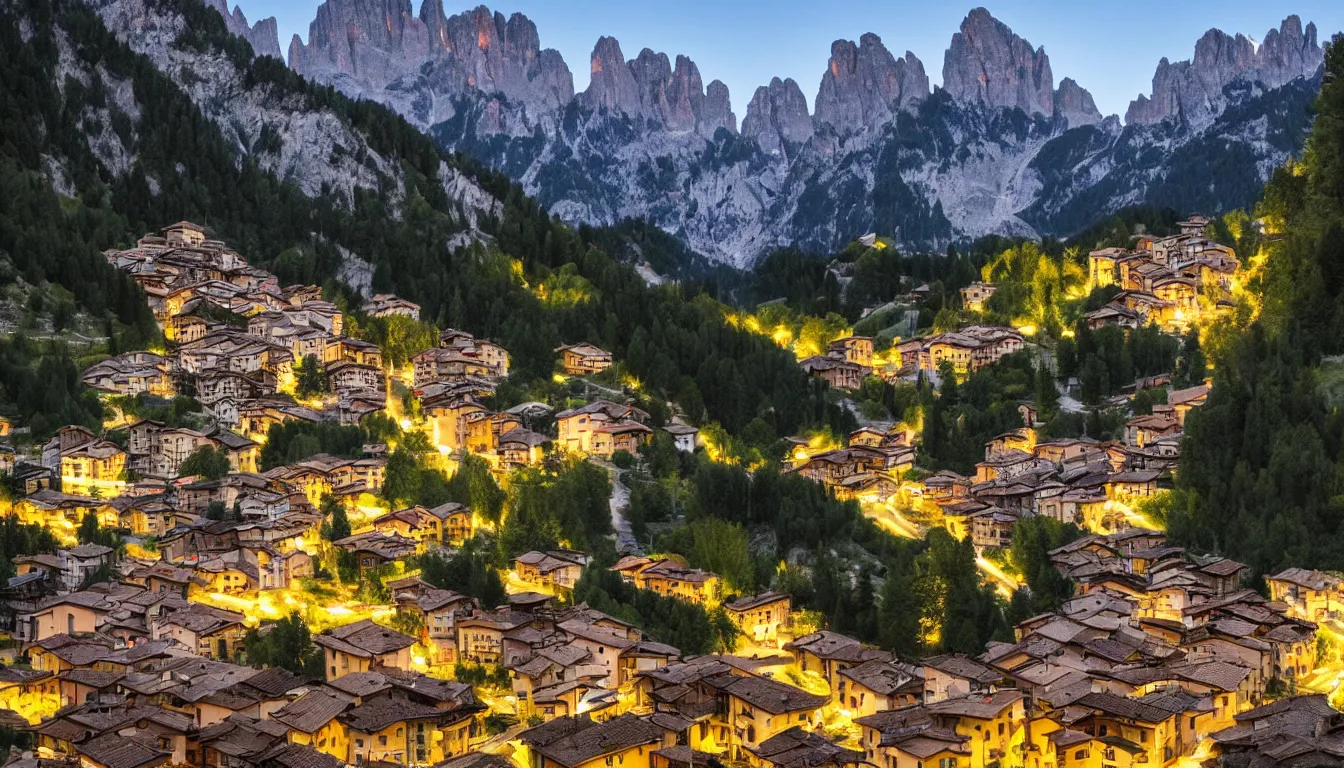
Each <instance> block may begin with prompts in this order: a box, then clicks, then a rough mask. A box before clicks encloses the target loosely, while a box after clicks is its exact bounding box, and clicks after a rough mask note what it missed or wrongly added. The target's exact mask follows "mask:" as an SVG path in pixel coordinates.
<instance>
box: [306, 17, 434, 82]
mask: <svg viewBox="0 0 1344 768" xmlns="http://www.w3.org/2000/svg"><path fill="white" fill-rule="evenodd" d="M289 52H290V60H289V66H290V67H291V68H293V69H294V70H296V71H297V72H298V73H299V74H301V75H304V76H305V77H309V78H312V79H316V80H319V81H324V82H330V81H332V80H333V79H334V78H336V77H338V76H345V77H348V78H350V79H351V80H353V81H354V82H355V83H357V84H358V85H359V86H361V87H364V88H369V89H377V88H382V87H383V86H385V85H386V84H387V83H389V82H391V81H393V80H395V79H397V78H398V77H401V76H402V75H404V74H406V73H408V72H411V71H413V70H414V69H416V68H417V67H418V66H419V65H420V64H421V63H422V62H423V61H424V60H425V59H426V58H427V56H428V53H429V35H428V32H427V30H426V28H425V25H424V23H423V22H422V21H420V19H418V18H416V17H415V15H414V14H413V13H411V3H410V0H325V2H323V3H322V4H321V5H319V6H318V7H317V15H316V16H315V17H314V18H313V21H312V23H310V24H309V25H308V44H307V45H304V44H303V43H302V42H301V41H300V42H298V44H297V45H296V44H295V43H291V44H290V51H289Z"/></svg>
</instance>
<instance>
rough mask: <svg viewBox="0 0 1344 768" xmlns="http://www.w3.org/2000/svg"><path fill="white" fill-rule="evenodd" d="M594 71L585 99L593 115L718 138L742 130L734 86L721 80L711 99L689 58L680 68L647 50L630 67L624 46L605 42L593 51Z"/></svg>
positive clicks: (680, 58) (683, 59) (683, 58)
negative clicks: (719, 132) (730, 89)
mask: <svg viewBox="0 0 1344 768" xmlns="http://www.w3.org/2000/svg"><path fill="white" fill-rule="evenodd" d="M591 68H592V80H591V81H590V82H589V85H588V90H586V91H584V93H583V103H584V104H585V105H586V106H588V107H589V108H590V109H593V110H597V111H602V110H606V111H608V112H614V113H621V114H624V115H627V116H629V117H633V118H636V119H639V120H645V121H651V122H653V123H654V124H656V125H658V126H660V127H662V128H666V129H667V130H669V131H674V132H683V131H696V132H698V133H701V134H703V135H705V136H713V135H714V132H715V131H716V130H718V129H719V128H727V129H728V130H730V131H733V130H736V123H737V118H736V117H734V115H733V111H732V105H731V103H730V101H729V97H728V86H726V85H724V84H723V83H721V82H719V81H717V80H716V81H714V82H713V83H711V84H710V92H709V94H706V93H705V85H704V80H703V79H702V78H701V77H700V68H699V67H697V66H696V65H695V62H694V61H691V60H690V59H689V58H688V57H686V56H681V55H678V56H677V59H676V66H675V67H674V66H673V64H672V62H671V61H670V60H669V59H668V57H667V54H665V53H657V52H655V51H652V50H650V49H648V48H645V49H644V50H642V51H640V52H639V55H638V56H636V57H635V58H634V59H631V60H630V61H629V62H626V61H624V60H623V59H622V54H621V46H620V43H618V42H617V41H616V40H615V39H613V38H610V37H604V38H602V39H600V40H598V41H597V46H596V47H594V48H593V55H592V59H591ZM632 88H633V90H632Z"/></svg>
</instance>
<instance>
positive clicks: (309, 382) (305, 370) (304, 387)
mask: <svg viewBox="0 0 1344 768" xmlns="http://www.w3.org/2000/svg"><path fill="white" fill-rule="evenodd" d="M294 379H295V392H296V393H297V394H298V396H299V397H301V398H303V399H305V400H306V399H309V398H314V397H319V396H321V395H325V394H326V393H327V392H328V391H330V388H331V385H330V382H329V381H328V380H327V372H326V371H325V370H323V369H322V363H321V361H319V360H318V359H317V355H306V356H305V357H304V358H303V360H301V361H299V364H298V365H297V366H295V368H294Z"/></svg>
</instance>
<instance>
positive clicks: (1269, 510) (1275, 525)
mask: <svg viewBox="0 0 1344 768" xmlns="http://www.w3.org/2000/svg"><path fill="white" fill-rule="evenodd" d="M1342 42H1344V41H1342V40H1341V38H1340V37H1338V36H1337V37H1336V38H1335V41H1334V43H1333V44H1332V45H1331V46H1330V47H1329V48H1328V49H1327V51H1328V52H1327V56H1326V62H1325V78H1324V83H1323V85H1322V87H1321V94H1320V97H1319V99H1318V100H1317V105H1316V110H1317V116H1316V122H1315V127H1314V129H1313V131H1312V134H1311V138H1310V140H1309V141H1308V144H1307V149H1306V152H1305V153H1304V156H1303V157H1302V159H1301V160H1300V161H1298V162H1297V163H1295V164H1294V165H1292V166H1290V167H1288V168H1283V169H1280V170H1278V171H1276V172H1275V174H1274V176H1273V178H1272V179H1271V180H1270V182H1269V184H1268V185H1267V186H1266V188H1265V192H1264V199H1263V201H1262V202H1261V204H1260V207H1259V210H1258V211H1257V215H1258V216H1259V217H1260V218H1261V219H1262V220H1263V221H1264V222H1265V224H1266V237H1265V238H1264V239H1265V241H1266V242H1264V243H1263V245H1262V249H1263V252H1262V254H1261V257H1262V258H1260V259H1258V261H1259V262H1260V263H1261V264H1262V269H1260V270H1259V271H1257V272H1256V273H1255V278H1256V279H1255V285H1254V286H1253V287H1254V288H1256V289H1257V290H1258V293H1259V295H1260V298H1261V306H1260V307H1259V312H1258V316H1256V317H1254V318H1253V320H1252V321H1251V322H1250V323H1249V324H1248V326H1247V327H1245V328H1243V329H1237V330H1235V331H1234V330H1229V331H1227V332H1225V333H1221V334H1214V338H1213V343H1212V344H1208V345H1206V346H1207V347H1208V348H1207V349H1206V350H1205V354H1206V355H1207V356H1208V357H1209V358H1210V360H1211V361H1212V362H1213V366H1212V368H1213V371H1212V375H1213V389H1212V392H1211V393H1210V395H1209V400H1208V404H1207V405H1206V406H1205V407H1204V408H1202V409H1199V410H1198V411H1195V412H1194V413H1193V414H1192V416H1191V418H1190V420H1189V423H1188V424H1187V431H1186V438H1185V440H1184V441H1183V443H1182V447H1181V467H1182V471H1181V472H1180V473H1179V474H1178V476H1177V490H1176V493H1175V494H1174V495H1173V497H1172V499H1171V500H1170V503H1169V505H1168V509H1167V524H1168V527H1169V531H1170V533H1171V535H1172V537H1173V538H1174V539H1175V540H1176V541H1178V542H1182V543H1185V544H1187V545H1189V546H1192V547H1196V548H1199V549H1205V550H1212V551H1218V552H1221V553H1223V554H1225V555H1228V556H1230V557H1235V558H1238V559H1240V560H1243V561H1245V562H1246V563H1248V564H1250V565H1251V566H1252V568H1253V569H1254V571H1255V572H1256V573H1258V574H1262V575H1263V574H1267V573H1273V572H1275V571H1277V570H1278V569H1281V568H1284V567H1286V566H1288V565H1297V566H1306V567H1317V568H1328V569H1332V570H1341V569H1344V411H1341V409H1340V406H1341V403H1340V402H1339V401H1338V400H1335V399H1332V398H1330V397H1329V396H1328V390H1326V389H1325V388H1323V387H1322V383H1323V381H1324V380H1325V379H1326V378H1327V377H1328V376H1329V375H1330V374H1331V372H1332V371H1334V370H1337V369H1338V366H1339V362H1338V358H1337V357H1336V356H1338V355H1340V354H1341V353H1344V44H1341V43H1342Z"/></svg>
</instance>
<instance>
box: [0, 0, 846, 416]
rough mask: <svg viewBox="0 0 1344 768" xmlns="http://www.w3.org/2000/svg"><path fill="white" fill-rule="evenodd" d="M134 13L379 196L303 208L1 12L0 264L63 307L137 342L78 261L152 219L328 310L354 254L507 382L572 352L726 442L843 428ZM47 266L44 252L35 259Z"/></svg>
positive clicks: (724, 344)
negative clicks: (230, 248)
mask: <svg viewBox="0 0 1344 768" xmlns="http://www.w3.org/2000/svg"><path fill="white" fill-rule="evenodd" d="M154 5H155V7H156V8H157V9H158V10H159V11H161V12H163V13H165V14H168V15H169V16H168V18H173V17H172V16H171V14H181V15H182V17H183V22H184V26H183V30H184V31H183V32H182V33H181V34H180V35H179V37H178V38H177V40H176V41H175V43H174V47H175V49H177V50H184V49H185V50H191V51H193V52H195V53H196V54H198V55H200V56H202V57H207V56H214V57H225V58H227V60H228V61H230V62H232V64H233V66H235V67H236V68H237V70H238V71H240V72H242V73H243V75H242V81H241V83H240V85H241V86H242V87H243V88H245V89H248V90H249V91H255V92H257V93H260V94H263V95H264V97H265V98H267V99H272V100H280V101H283V102H284V103H286V104H298V105H300V106H301V107H302V109H305V110H309V111H313V110H321V111H324V112H329V113H332V114H334V115H336V116H338V118H339V119H340V120H341V122H342V123H343V125H344V126H345V127H346V128H347V129H348V130H349V131H351V132H353V134H354V135H357V136H359V137H362V140H363V141H364V142H366V144H365V146H366V149H365V150H363V151H364V152H365V154H366V156H365V157H364V158H363V160H364V161H365V162H366V163H368V164H370V165H375V166H378V167H380V168H384V169H385V172H384V173H383V175H382V176H381V177H380V178H381V179H382V181H381V182H380V186H379V188H378V190H377V191H371V190H368V189H364V188H361V187H355V188H354V189H353V192H352V193H351V194H350V195H349V196H347V195H345V194H343V193H342V192H340V191H339V190H332V189H326V188H324V189H323V190H322V191H321V193H320V194H318V195H316V196H309V195H307V194H305V193H304V191H303V190H302V189H301V188H300V186H299V185H298V184H296V183H293V181H292V180H288V179H282V178H280V177H278V176H277V175H276V174H275V173H274V172H271V171H268V170H265V168H264V166H265V165H266V162H265V155H266V153H268V152H274V151H276V147H275V146H274V145H275V143H276V142H283V139H281V138H280V137H278V136H275V137H271V138H270V139H268V140H267V141H261V142H258V145H257V146H253V147H250V148H242V149H241V150H240V148H239V147H238V145H237V142H236V141H232V140H231V137H227V136H226V135H225V134H224V132H223V131H222V129H221V127H220V125H219V124H218V123H217V122H215V121H212V120H210V119H208V118H207V117H206V116H204V115H203V114H202V112H201V110H200V108H199V107H198V105H196V104H195V103H193V101H192V99H191V98H190V97H189V96H188V95H187V94H186V93H185V92H184V91H183V89H182V88H181V87H179V85H178V84H176V83H175V82H174V81H173V80H172V79H170V78H169V77H167V76H165V75H164V73H163V72H161V71H160V70H159V69H158V68H156V66H155V65H154V63H153V62H151V61H150V60H149V59H148V58H147V57H145V56H142V55H138V54H136V53H134V52H132V51H131V50H130V49H129V48H128V47H127V46H126V45H124V44H123V43H121V42H119V41H118V40H117V38H116V37H115V36H114V35H113V34H112V33H110V32H109V31H108V30H107V29H106V28H105V27H104V25H103V24H102V22H101V21H100V19H99V18H98V16H97V14H96V13H94V12H93V11H92V10H90V9H89V8H88V7H87V6H86V5H85V4H83V3H81V2H79V1H78V0H38V2H35V3H17V2H12V1H11V2H6V3H4V4H3V5H0V8H2V9H3V19H0V21H3V24H0V27H2V29H0V35H4V38H3V40H0V43H3V45H0V48H3V52H2V53H0V56H3V57H4V58H3V62H2V63H3V66H0V69H2V70H3V73H2V74H0V77H3V78H4V81H3V94H0V99H3V101H0V110H2V111H3V116H2V117H0V122H3V124H4V125H5V131H4V140H3V151H4V162H5V163H6V170H7V172H6V173H5V174H4V177H5V180H4V182H3V183H5V184H6V185H8V187H12V189H8V191H9V193H8V194H6V195H5V196H4V200H3V202H0V216H3V218H4V219H5V221H6V223H5V225H4V229H3V232H2V233H0V238H2V239H0V249H3V250H4V251H6V252H8V253H9V254H10V258H11V259H12V260H13V261H14V263H15V264H16V266H17V267H18V268H19V269H20V270H22V271H24V272H25V273H26V274H28V275H30V276H31V278H32V279H39V278H41V277H44V276H45V277H46V278H48V279H51V280H52V281H53V282H56V283H59V284H61V285H64V286H66V287H68V288H69V289H70V290H71V292H72V293H74V294H75V296H76V297H77V298H78V299H79V301H80V303H81V306H83V307H84V308H86V309H88V310H90V311H93V312H98V313H102V312H105V311H111V312H113V314H114V316H115V317H116V319H117V320H118V321H119V322H120V323H121V324H122V325H123V326H127V327H134V328H136V329H137V331H136V337H135V338H137V339H144V338H146V337H147V336H148V335H149V334H150V333H151V329H152V319H150V318H149V317H148V314H147V312H146V311H145V305H144V301H143V298H142V297H141V296H140V295H139V292H138V291H137V290H136V289H135V287H134V286H133V284H131V283H130V282H129V281H128V280H126V279H125V278H123V277H120V276H118V275H116V273H115V272H113V271H112V270H111V269H110V268H108V267H106V266H105V265H104V264H103V262H102V257H101V255H100V254H99V251H100V250H102V249H104V248H108V247H111V246H114V245H122V246H125V245H127V244H130V243H133V242H134V239H135V238H136V237H138V236H139V235H141V234H143V233H144V232H146V231H149V230H151V229H154V228H157V227H159V226H162V225H163V224H164V223H165V222H172V221H176V220H179V219H191V220H197V221H202V222H206V223H207V224H208V225H209V226H210V228H211V229H212V231H213V233H214V234H215V235H217V236H218V237H220V238H221V239H224V240H227V241H228V242H229V243H230V244H232V245H234V246H235V247H237V248H238V249H239V251H240V252H242V253H245V254H246V255H247V257H248V258H249V259H251V260H253V261H254V262H255V263H258V264H259V265H262V266H265V267H267V268H269V269H271V270H273V271H274V272H276V274H277V275H278V276H279V277H280V278H281V280H282V281H284V282H286V283H291V282H294V283H297V282H317V283H322V282H325V283H326V284H327V288H328V289H329V291H334V292H336V293H340V292H341V291H342V290H343V287H342V286H340V285H338V284H336V283H335V281H334V279H333V276H334V275H336V274H337V273H338V272H339V270H340V269H341V267H342V264H343V262H344V261H345V260H346V259H347V258H348V257H349V255H350V254H356V255H358V257H360V258H361V259H363V260H364V261H367V262H368V263H370V264H371V265H372V266H373V274H372V280H371V285H370V290H371V291H392V292H395V293H397V294H398V295H400V296H403V297H405V298H408V299H410V300H412V301H415V302H417V303H419V304H421V305H422V306H423V307H424V313H425V315H426V316H427V317H428V318H429V319H431V320H433V321H437V322H438V323H439V324H441V325H444V326H456V327H461V328H465V329H467V330H469V331H471V332H473V333H475V334H477V335H479V336H483V337H489V338H496V339H498V340H499V341H500V342H501V343H503V344H504V346H505V347H506V348H507V349H509V350H510V351H511V352H512V353H513V355H514V359H515V366H516V370H517V371H518V373H519V377H520V379H521V380H523V381H531V380H537V379H543V378H548V377H549V375H550V371H551V366H552V361H553V357H554V353H553V349H554V348H555V347H556V346H558V345H559V344H561V343H563V342H565V341H573V340H577V339H587V340H590V341H592V342H594V343H598V344H601V345H603V346H604V347H605V348H607V349H610V350H612V351H613V352H614V353H615V355H616V356H617V358H618V359H625V360H628V368H629V372H630V373H631V374H632V375H633V376H635V377H638V379H639V380H640V381H641V382H642V383H643V385H644V386H645V387H646V388H647V389H648V390H650V391H654V392H660V393H663V394H665V395H668V396H670V397H672V398H674V399H676V400H677V401H678V402H681V403H683V404H684V405H685V406H687V407H688V408H690V409H691V410H692V411H696V410H698V411H700V412H699V413H695V414H693V415H694V416H695V417H697V418H698V417H701V416H707V417H708V418H711V419H715V420H717V421H719V422H721V423H722V424H723V425H724V426H725V427H727V428H728V429H730V430H733V431H737V430H740V429H742V428H743V427H745V426H746V425H747V424H748V423H750V422H751V421H753V420H754V419H756V418H758V417H759V418H762V419H764V420H765V421H766V422H767V423H768V424H769V426H770V428H771V431H773V432H774V433H776V434H789V433H791V432H793V431H796V430H797V429H799V428H800V427H802V426H804V425H807V424H814V423H815V424H822V423H828V422H835V423H836V424H837V425H838V426H843V420H844V417H843V416H842V414H841V413H840V412H839V411H838V410H836V409H835V408H834V406H828V405H827V404H826V403H825V400H824V399H823V398H822V396H821V392H820V390H819V389H817V388H816V387H814V386H813V385H811V384H809V382H808V381H807V380H806V377H805V376H804V374H803V373H802V372H801V371H800V370H799V369H798V368H797V366H796V365H795V360H794V358H793V356H792V355H791V354H789V353H788V352H786V351H784V350H781V349H779V348H778V347H777V346H775V345H774V344H772V343H770V341H769V340H768V339H763V338H761V337H760V336H757V335H752V334H750V333H746V332H744V331H740V330H737V329H734V328H732V327H731V326H730V325H728V324H727V323H725V322H724V317H723V311H722V307H721V306H720V305H718V304H717V303H716V302H715V301H713V300H711V299H709V298H708V297H699V298H697V297H696V295H695V294H696V291H695V290H693V289H678V288H677V287H675V286H671V287H661V288H659V287H650V286H648V285H646V284H645V282H644V280H643V279H642V278H641V277H640V276H639V275H638V274H637V273H636V272H635V271H634V270H633V269H632V268H630V267H629V266H626V265H624V264H622V263H619V262H618V261H617V260H616V259H614V258H613V257H611V256H609V255H608V254H607V253H605V252H604V251H602V250H600V249H599V248H597V247H592V246H591V244H592V243H593V242H601V243H611V244H620V243H626V242H629V240H630V239H629V237H628V236H627V235H624V234H622V233H619V232H617V233H612V234H611V235H606V234H603V233H600V232H599V233H594V232H589V233H588V234H589V235H590V236H589V237H588V238H583V237H581V236H580V233H578V232H576V231H574V230H572V229H570V228H569V227H567V226H565V225H562V224H560V223H559V222H557V221H553V220H551V219H550V218H549V217H548V216H547V215H546V213H545V212H544V211H543V210H542V209H540V208H539V207H538V205H537V203H536V202H535V201H533V200H531V199H529V198H527V197H526V195H524V194H523V193H522V192H521V190H520V189H519V188H518V187H517V186H515V185H513V184H511V183H509V182H508V181H507V180H506V179H504V177H503V176H501V175H499V174H496V173H493V172H489V171H486V170H484V169H482V168H480V167H478V166H476V165H475V164H474V163H471V162H470V161H468V160H466V159H464V158H461V157H454V156H448V155H445V154H444V153H442V152H441V151H440V150H439V149H438V148H437V147H436V146H435V144H434V143H433V142H432V141H431V140H430V139H429V138H427V137H425V136H424V135H423V134H421V133H420V132H419V131H417V130H416V129H415V128H413V127H411V126H409V125H408V124H407V123H406V122H405V121H404V120H402V119H401V118H399V117H397V116H396V115H394V114H393V113H391V112H390V111H388V110H386V109H385V108H383V107H381V106H376V105H372V104H368V103H357V102H352V101H350V100H349V99H347V98H345V97H343V96H341V95H339V94H338V93H336V92H335V91H334V90H332V89H329V88H318V87H316V86H312V85H310V84H308V83H305V82H304V81H303V80H302V79H301V78H299V77H298V76H297V75H295V74H293V73H292V72H290V71H289V70H287V69H286V68H285V67H284V66H283V65H281V64H280V63H279V62H277V61H275V60H273V59H269V58H255V59H254V58H253V57H252V53H251V50H250V48H249V47H248V46H247V44H246V43H244V42H243V41H242V40H240V39H239V38H235V37H233V36H231V35H229V33H228V32H227V30H226V28H225V26H224V23H223V21H222V20H221V19H220V17H219V16H218V14H216V13H215V12H214V11H213V10H210V9H208V8H206V7H205V6H204V5H203V4H201V3H200V2H199V1H198V0H181V1H180V2H171V3H170V2H167V0H164V1H163V2H159V3H156V4H154ZM44 137H51V140H50V141H47V142H45V143H44V141H43V139H44ZM373 153H376V154H377V156H378V158H377V159H380V160H381V161H383V165H378V163H377V162H375V158H374V157H373ZM459 175H461V176H465V177H467V178H468V179H469V180H470V181H471V182H472V183H473V184H475V185H478V186H479V188H481V189H483V190H485V191H487V192H488V193H489V194H490V195H491V196H493V197H494V199H495V200H496V201H497V203H496V205H495V206H494V210H493V212H490V211H487V212H485V213H486V214H492V215H480V216H475V215H470V214H469V213H468V212H467V211H465V210H464V203H463V201H462V200H461V199H454V198H453V197H452V196H451V195H450V194H449V192H448V190H450V189H451V188H453V185H452V184H451V182H452V181H453V180H454V179H455V178H456V177H457V176H459ZM473 213H475V212H473ZM472 220H474V223H475V225H476V226H475V228H474V229H473V228H472ZM450 241H451V245H450ZM53 252H54V253H56V254H58V255H59V254H65V255H64V256H60V258H59V259H52V258H50V254H52V253H53ZM39 257H41V258H39ZM43 270H45V271H43ZM557 275H559V277H556V276H557ZM555 279H560V280H566V281H571V282H573V283H574V284H575V285H577V286H579V287H580V288H581V290H578V291H576V292H570V293H567V294H566V295H567V296H570V297H572V298H573V300H572V301H566V302H558V301H556V300H554V299H549V300H548V299H543V298H542V296H543V295H545V292H544V291H542V290H539V287H540V286H543V285H546V284H547V282H548V281H551V280H555ZM95 281H98V282H95ZM13 398H14V394H13V392H12V391H11V392H10V393H9V397H8V399H9V400H11V401H12V400H13Z"/></svg>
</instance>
